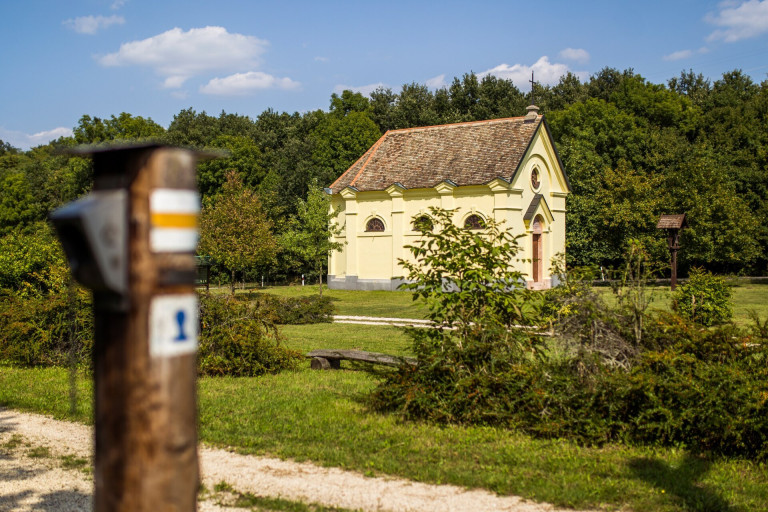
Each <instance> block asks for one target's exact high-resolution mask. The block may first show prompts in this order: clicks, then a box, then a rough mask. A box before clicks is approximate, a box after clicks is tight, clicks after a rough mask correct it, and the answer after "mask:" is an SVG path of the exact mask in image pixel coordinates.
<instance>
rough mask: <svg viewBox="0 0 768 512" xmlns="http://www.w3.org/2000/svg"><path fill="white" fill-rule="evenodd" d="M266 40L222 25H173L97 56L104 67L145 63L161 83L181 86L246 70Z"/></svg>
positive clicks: (260, 52)
mask: <svg viewBox="0 0 768 512" xmlns="http://www.w3.org/2000/svg"><path fill="white" fill-rule="evenodd" d="M267 46H269V42H267V41H265V40H263V39H259V38H257V37H254V36H245V35H242V34H230V33H229V32H227V30H226V29H225V28H223V27H204V28H193V29H190V30H188V31H187V32H183V31H182V30H181V29H180V28H178V27H177V28H173V29H171V30H169V31H167V32H163V33H162V34H158V35H156V36H153V37H150V38H148V39H142V40H140V41H131V42H129V43H123V44H122V45H120V50H119V51H117V52H115V53H110V54H108V55H104V56H102V57H100V58H99V59H98V60H99V62H100V63H101V65H103V66H145V67H148V68H151V69H153V70H154V71H155V73H157V74H158V75H160V76H162V77H165V82H164V86H165V87H168V88H178V87H181V86H182V85H183V84H184V82H185V81H187V80H188V79H189V78H191V77H193V76H197V75H201V74H206V73H210V72H213V71H222V70H225V71H248V70H250V69H253V68H254V67H257V66H258V65H259V63H260V58H259V57H260V56H261V55H262V54H263V53H264V52H265V51H266V48H267Z"/></svg>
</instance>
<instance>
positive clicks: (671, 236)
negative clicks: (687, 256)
mask: <svg viewBox="0 0 768 512" xmlns="http://www.w3.org/2000/svg"><path fill="white" fill-rule="evenodd" d="M687 227H688V223H687V222H686V221H685V214H684V213H683V214H680V215H662V216H661V218H660V219H659V223H658V224H657V225H656V228H658V229H665V230H666V231H667V245H668V246H669V252H670V253H671V256H672V261H671V267H672V279H671V289H672V291H675V288H677V251H678V250H679V249H680V230H682V229H685V228H687Z"/></svg>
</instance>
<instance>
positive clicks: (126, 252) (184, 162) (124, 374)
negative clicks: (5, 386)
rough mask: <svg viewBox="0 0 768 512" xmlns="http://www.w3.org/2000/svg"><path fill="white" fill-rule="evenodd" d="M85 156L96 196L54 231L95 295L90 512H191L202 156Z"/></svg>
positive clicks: (67, 210)
mask: <svg viewBox="0 0 768 512" xmlns="http://www.w3.org/2000/svg"><path fill="white" fill-rule="evenodd" d="M83 153H87V154H90V155H92V157H93V168H94V185H93V192H92V193H91V194H89V195H88V196H86V197H85V198H84V199H81V200H79V201H75V202H74V203H70V204H69V205H66V206H64V207H63V208H61V209H59V210H57V211H56V212H54V213H53V214H52V215H51V221H52V222H53V224H54V227H55V228H56V230H57V232H58V235H59V238H61V240H62V245H63V246H64V249H65V252H66V253H67V258H68V260H69V261H70V265H71V267H72V271H73V274H74V275H75V278H76V279H78V280H79V281H80V282H81V283H82V284H84V285H85V286H87V287H89V288H91V289H92V290H93V304H94V380H95V386H94V387H95V400H94V409H95V423H96V445H95V473H94V480H95V494H94V510H96V511H97V512H106V511H126V512H127V511H131V512H149V511H157V510H177V511H193V510H196V507H197V489H198V481H199V471H198V456H197V401H196V378H197V368H196V353H197V331H198V306H197V295H196V293H195V279H196V277H197V267H196V262H195V258H194V253H195V249H196V247H197V240H198V227H197V223H198V216H199V211H200V199H199V195H198V193H197V186H196V164H197V157H198V154H197V153H195V152H193V151H190V150H186V149H181V148H174V147H168V146H163V145H155V144H150V145H136V146H123V147H112V148H106V149H97V150H84V151H83Z"/></svg>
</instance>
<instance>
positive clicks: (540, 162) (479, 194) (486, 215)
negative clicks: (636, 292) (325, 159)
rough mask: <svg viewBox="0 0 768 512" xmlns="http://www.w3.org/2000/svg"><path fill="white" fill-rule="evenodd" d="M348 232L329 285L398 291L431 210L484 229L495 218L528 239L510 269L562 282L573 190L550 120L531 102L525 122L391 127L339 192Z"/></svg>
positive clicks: (536, 284) (341, 219)
mask: <svg viewBox="0 0 768 512" xmlns="http://www.w3.org/2000/svg"><path fill="white" fill-rule="evenodd" d="M326 191H327V192H328V193H330V194H331V205H332V208H334V209H336V210H338V212H339V214H338V216H337V218H336V222H338V223H339V225H340V227H341V228H342V232H341V234H340V235H339V236H336V237H334V239H335V241H336V242H340V243H341V244H343V249H342V250H341V251H340V252H334V253H333V254H332V255H331V256H330V258H329V264H328V286H329V288H331V289H347V290H396V289H397V288H398V286H399V285H400V284H401V283H402V282H403V279H402V276H403V274H404V273H405V272H404V270H403V269H402V267H400V265H399V264H398V259H399V258H402V259H408V258H410V253H409V251H408V250H407V249H404V246H405V245H411V244H413V243H414V242H416V241H417V240H418V238H419V237H420V236H421V234H420V232H419V230H418V229H417V225H416V224H414V221H418V218H419V216H420V215H423V214H425V213H428V212H429V208H430V207H440V208H443V209H446V210H455V211H456V213H455V214H454V222H456V223H458V225H459V226H462V227H464V228H465V229H480V228H482V226H483V224H484V222H485V220H486V219H490V218H492V219H494V220H496V221H498V222H502V221H503V222H504V224H503V226H502V227H503V228H508V229H511V231H512V233H513V234H514V235H518V234H524V237H523V238H522V239H521V240H520V245H521V251H520V253H519V254H518V258H517V259H516V261H513V262H510V266H511V267H513V268H515V269H516V270H519V271H521V272H522V273H524V274H525V275H526V276H527V285H528V286H529V287H530V288H534V289H543V288H549V287H551V286H553V285H554V284H557V283H556V280H557V277H556V276H553V275H552V267H551V260H552V258H553V257H555V256H556V255H557V254H559V253H562V254H564V253H565V199H566V196H567V195H568V193H569V192H570V184H569V182H568V177H567V175H566V173H565V169H564V167H563V164H562V162H561V161H560V157H559V156H558V154H557V150H556V149H555V145H554V142H553V140H552V136H551V134H550V131H549V128H548V127H547V123H546V121H545V120H544V117H543V116H542V115H539V114H538V108H537V107H535V106H533V105H531V106H530V107H528V114H527V115H526V116H524V117H515V118H508V119H493V120H489V121H475V122H467V123H457V124H448V125H439V126H428V127H423V128H407V129H402V130H390V131H388V132H387V133H385V134H384V135H383V136H382V137H381V138H380V139H379V140H378V141H377V142H376V143H375V144H374V145H373V146H372V147H371V148H370V149H369V150H368V151H367V152H366V153H365V154H364V155H363V156H362V157H360V159H358V160H357V162H355V163H354V164H353V165H352V166H351V167H350V168H349V169H348V170H347V171H346V172H345V173H344V174H342V175H341V176H340V177H339V178H338V179H337V180H336V181H335V182H334V183H333V184H332V185H331V186H330V188H329V189H326Z"/></svg>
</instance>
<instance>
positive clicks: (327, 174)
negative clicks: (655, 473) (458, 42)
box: [0, 68, 768, 275]
mask: <svg viewBox="0 0 768 512" xmlns="http://www.w3.org/2000/svg"><path fill="white" fill-rule="evenodd" d="M532 98H534V99H535V102H536V104H538V105H539V107H540V109H541V112H542V113H543V114H544V115H545V116H546V118H547V120H548V123H549V126H550V128H551V130H552V132H553V136H554V139H555V143H556V144H557V148H558V150H559V153H560V156H561V159H562V161H563V163H564V165H565V168H566V172H567V173H568V175H569V178H570V182H571V185H572V187H573V190H572V192H573V193H572V194H571V195H570V196H569V197H568V203H567V205H568V213H567V259H568V264H569V265H571V266H575V265H601V266H604V267H610V266H615V265H618V264H619V263H620V261H621V259H622V254H623V252H624V250H625V248H626V246H627V245H628V243H629V242H630V241H636V242H637V241H639V242H640V243H642V244H643V245H644V246H645V247H646V250H647V251H648V252H649V253H650V254H651V257H652V258H653V259H654V260H655V261H656V262H658V263H659V264H663V262H666V261H667V260H668V251H667V248H666V239H665V235H664V233H662V232H660V230H657V229H656V227H655V226H656V222H657V221H658V218H659V215H661V214H665V213H667V214H669V213H687V215H688V223H689V225H690V229H688V230H686V231H684V232H683V235H682V247H683V248H682V250H681V252H680V263H681V266H682V267H683V271H684V272H685V271H686V269H687V268H690V267H693V266H703V267H706V268H707V269H709V270H712V271H715V272H721V273H746V274H759V275H764V274H766V272H768V225H767V224H766V223H765V222H764V219H767V218H768V81H763V82H761V83H756V82H754V81H753V80H752V79H751V78H750V77H749V76H748V75H746V74H744V73H743V72H741V71H739V70H734V71H731V72H728V73H724V74H723V75H722V77H720V78H718V79H717V80H714V81H712V80H710V79H708V78H705V77H704V76H702V75H701V74H697V73H695V72H694V71H692V70H689V71H684V72H682V73H681V74H680V75H679V76H677V77H674V78H672V79H670V80H668V81H667V83H665V84H655V83H652V82H649V81H648V80H646V79H645V78H643V77H642V76H641V75H639V74H637V73H635V72H634V71H633V70H632V69H627V70H623V71H620V70H617V69H614V68H604V69H602V70H600V71H599V72H597V73H595V74H594V75H592V76H590V77H589V78H588V79H586V80H585V81H581V80H580V79H579V78H578V77H577V76H575V75H573V74H570V73H569V74H567V75H565V76H563V77H562V78H561V79H560V81H559V82H558V83H557V84H556V85H553V86H546V85H540V84H534V87H533V90H532V91H531V92H529V93H523V92H522V91H520V90H519V89H518V88H517V87H515V85H514V84H513V83H512V82H511V81H509V80H504V79H500V78H496V77H493V76H490V75H488V76H484V77H482V78H481V77H478V76H477V75H475V74H474V73H467V74H465V75H463V76H462V77H460V78H459V77H457V78H454V79H453V81H452V83H451V84H450V85H449V86H446V87H443V88H441V89H438V90H435V91H433V90H430V89H429V88H428V87H427V86H425V85H422V84H417V83H411V84H405V85H403V86H402V87H401V89H400V90H399V91H393V90H392V89H389V88H379V89H377V90H375V91H374V92H372V93H371V94H370V95H369V96H363V95H362V94H360V93H356V92H352V91H344V92H343V93H341V94H333V95H331V98H330V104H329V108H328V110H315V111H310V112H305V113H292V114H291V113H286V112H277V111H274V110H272V109H268V110H265V111H264V112H262V113H260V114H258V115H257V116H255V117H250V116H248V115H243V114H232V113H226V112H221V113H220V114H219V115H210V114H208V113H206V112H197V111H195V110H194V109H193V108H189V109H185V110H182V111H180V112H179V113H178V114H176V115H175V116H174V118H173V120H172V121H171V123H170V124H169V126H168V127H163V126H160V125H159V124H157V123H156V122H154V121H153V120H152V119H149V118H143V117H141V116H134V115H131V114H129V113H125V112H124V113H120V114H119V115H112V116H111V117H110V118H108V119H107V118H99V117H92V116H90V115H84V116H82V117H81V118H80V120H79V121H78V124H77V126H76V127H74V129H73V135H72V136H71V137H63V138H60V139H58V140H56V141H53V142H51V143H49V144H46V145H42V146H38V147H35V148H33V149H31V150H29V151H21V150H19V149H17V148H14V147H12V146H11V145H9V144H7V143H4V142H2V141H0V237H4V236H9V235H14V236H19V235H20V234H25V233H26V234H30V233H33V232H35V231H37V230H40V229H45V227H44V223H43V221H44V219H45V218H46V215H47V213H48V212H49V211H50V210H51V209H53V208H55V207H57V206H59V205H61V204H63V203H66V202H68V201H71V200H73V199H75V198H77V197H79V196H81V195H82V194H84V193H86V192H87V191H88V190H89V188H90V186H91V181H92V167H91V163H90V161H89V160H88V159H87V158H84V157H82V156H77V155H74V154H70V153H67V152H66V150H67V149H71V148H73V147H75V146H78V145H81V144H94V143H106V142H111V141H144V140H152V141H157V142H162V143H168V144H175V145H182V146H189V147H194V148H202V149H213V150H225V151H226V154H227V156H226V157H224V158H218V159H213V160H208V161H204V162H202V163H200V165H199V172H198V184H199V188H200V192H201V195H202V197H203V203H204V205H212V204H213V203H214V202H215V201H216V200H217V198H218V197H220V196H222V194H223V193H224V192H225V189H226V184H227V182H228V179H229V178H228V177H230V178H231V177H234V178H236V180H237V181H239V183H240V185H238V186H242V187H244V188H245V189H247V190H248V191H250V193H252V194H253V195H254V196H255V197H256V198H257V200H258V202H259V207H258V208H256V209H255V210H254V211H258V212H260V213H259V215H261V216H262V217H263V220H264V222H265V223H266V225H267V226H268V229H269V232H270V233H271V234H272V235H273V236H274V243H275V247H274V250H272V249H270V250H269V251H266V252H264V254H268V255H270V257H268V258H263V259H262V260H261V261H260V263H259V264H258V265H257V267H259V268H258V269H256V270H258V271H259V272H264V271H269V272H271V273H272V274H273V275H295V274H298V273H311V272H318V269H317V267H316V262H315V261H313V260H312V258H315V259H316V258H318V256H317V253H316V252H315V253H313V254H314V256H312V255H310V254H309V253H310V252H311V251H305V252H303V253H302V252H301V251H292V252H291V251H289V249H290V246H291V245H295V241H296V240H301V239H312V238H313V237H312V235H311V234H309V233H303V234H302V233H300V232H297V230H299V231H300V228H301V226H304V225H310V224H313V223H311V222H307V221H306V219H304V220H303V221H300V220H297V219H299V216H300V215H308V214H307V207H308V205H309V204H310V203H311V202H315V203H316V202H317V201H319V200H320V199H318V197H321V196H317V195H315V197H313V196H311V192H312V191H315V192H317V191H318V190H321V189H322V187H326V186H328V185H329V184H330V183H331V182H333V181H334V180H335V179H336V178H337V177H338V176H339V175H340V174H341V173H343V172H344V171H345V170H346V169H347V168H348V167H349V166H350V165H351V164H352V163H354V161H355V160H357V159H358V158H359V157H360V156H361V155H362V154H363V153H364V152H365V151H366V150H367V149H368V148H369V147H370V146H371V145H372V144H373V143H374V142H375V141H376V140H377V139H378V138H379V137H380V136H381V135H382V134H383V133H385V132H386V131H387V130H391V129H400V128H409V127H414V126H425V125H434V124H443V123H453V122H462V121H474V120H482V119H493V118H502V117H514V116H519V115H523V114H524V113H525V107H526V106H527V105H528V104H530V102H531V99H532ZM231 186H236V184H231ZM313 204H314V203H313ZM316 206H317V205H315V206H314V209H315V210H317V207H316ZM320 209H322V208H320ZM287 220H288V221H287ZM281 241H282V242H281ZM281 244H282V247H281ZM281 254H282V256H281ZM226 270H227V272H229V271H231V270H234V269H233V268H229V267H228V268H227V269H226ZM237 270H238V271H247V270H248V266H247V265H246V266H242V265H239V266H238V268H237ZM251 270H253V269H252V268H251ZM320 272H322V270H320Z"/></svg>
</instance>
